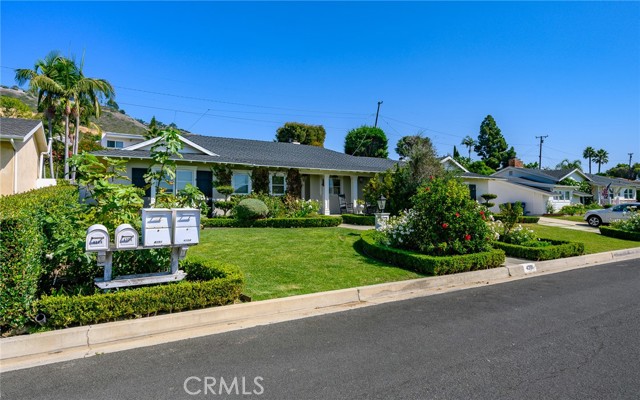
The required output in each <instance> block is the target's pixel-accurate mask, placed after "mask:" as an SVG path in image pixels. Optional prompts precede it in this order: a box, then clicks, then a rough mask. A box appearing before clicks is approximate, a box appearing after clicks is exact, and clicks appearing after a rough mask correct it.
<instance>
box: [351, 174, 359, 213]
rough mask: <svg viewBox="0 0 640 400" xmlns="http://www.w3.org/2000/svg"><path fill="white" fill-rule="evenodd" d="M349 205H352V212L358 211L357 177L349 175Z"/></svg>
mask: <svg viewBox="0 0 640 400" xmlns="http://www.w3.org/2000/svg"><path fill="white" fill-rule="evenodd" d="M350 178H351V203H353V212H354V213H357V210H358V177H357V176H356V175H351V176H350Z"/></svg>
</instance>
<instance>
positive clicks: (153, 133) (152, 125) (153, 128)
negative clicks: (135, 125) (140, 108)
mask: <svg viewBox="0 0 640 400" xmlns="http://www.w3.org/2000/svg"><path fill="white" fill-rule="evenodd" d="M161 132H162V130H161V129H160V126H159V125H158V121H156V117H155V115H154V116H153V117H151V121H150V122H149V125H148V126H147V133H145V134H144V138H145V139H146V140H149V139H153V138H156V137H158V136H160V135H161Z"/></svg>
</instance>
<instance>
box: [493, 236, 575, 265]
mask: <svg viewBox="0 0 640 400" xmlns="http://www.w3.org/2000/svg"><path fill="white" fill-rule="evenodd" d="M545 242H546V243H549V245H547V246H545V245H542V246H541V245H539V244H536V245H534V246H531V245H527V244H526V243H525V244H524V245H517V244H510V243H504V242H493V246H494V247H496V248H498V249H501V250H504V252H505V253H506V254H507V255H508V256H510V257H517V258H524V259H527V260H534V261H544V260H555V259H557V258H564V257H573V256H579V255H582V254H584V243H577V242H565V241H561V240H551V239H540V242H538V243H545Z"/></svg>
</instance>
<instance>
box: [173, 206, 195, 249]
mask: <svg viewBox="0 0 640 400" xmlns="http://www.w3.org/2000/svg"><path fill="white" fill-rule="evenodd" d="M172 211H173V227H174V228H173V229H174V230H173V243H174V244H176V245H181V244H185V245H186V244H197V243H199V242H200V210H199V209H197V208H174V209H172Z"/></svg>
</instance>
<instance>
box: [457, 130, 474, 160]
mask: <svg viewBox="0 0 640 400" xmlns="http://www.w3.org/2000/svg"><path fill="white" fill-rule="evenodd" d="M461 144H462V145H463V146H466V147H467V148H468V149H469V160H471V148H472V147H473V146H475V145H476V144H477V142H476V141H475V140H474V139H473V138H472V137H471V136H469V135H467V136H465V138H464V139H462V143H461Z"/></svg>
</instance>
